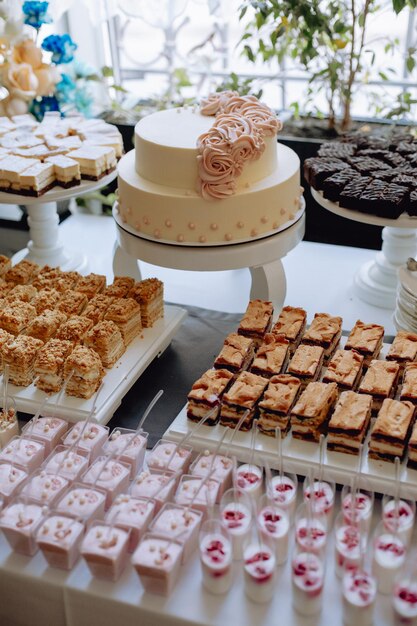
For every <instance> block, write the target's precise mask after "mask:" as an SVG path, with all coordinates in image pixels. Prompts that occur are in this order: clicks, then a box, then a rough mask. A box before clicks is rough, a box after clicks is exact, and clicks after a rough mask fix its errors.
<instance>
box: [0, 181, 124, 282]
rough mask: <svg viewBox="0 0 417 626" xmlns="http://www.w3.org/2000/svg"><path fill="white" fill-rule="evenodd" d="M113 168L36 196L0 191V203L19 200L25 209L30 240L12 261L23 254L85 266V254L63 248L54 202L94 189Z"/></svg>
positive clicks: (44, 262)
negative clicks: (104, 172)
mask: <svg viewBox="0 0 417 626" xmlns="http://www.w3.org/2000/svg"><path fill="white" fill-rule="evenodd" d="M116 176H117V172H112V173H111V174H108V175H107V176H104V177H103V178H101V179H100V180H97V181H82V182H81V184H80V185H79V186H77V187H70V188H69V189H63V188H61V187H56V188H54V189H51V191H47V192H46V193H45V194H44V195H43V196H41V197H40V198H34V197H31V196H23V195H17V194H12V193H5V192H0V204H20V205H24V206H25V207H26V210H27V213H28V224H29V235H30V241H29V243H28V246H27V248H24V249H23V250H20V251H19V252H17V253H16V255H15V259H14V260H15V261H21V260H22V259H23V258H26V259H28V260H30V261H34V262H35V263H38V264H39V265H42V266H43V265H51V266H52V267H57V266H59V267H61V269H62V270H65V271H69V270H78V271H80V270H83V269H84V270H85V269H86V267H87V258H86V256H85V255H84V254H82V253H80V252H75V251H73V250H69V249H65V248H64V246H63V245H62V243H61V242H60V239H59V229H58V225H59V217H58V213H57V207H56V203H57V202H59V201H60V200H69V199H70V198H74V197H77V196H82V195H84V194H87V193H90V192H92V191H96V190H97V189H100V188H101V187H105V186H106V185H107V184H108V183H110V182H111V181H112V180H114V179H115V178H116Z"/></svg>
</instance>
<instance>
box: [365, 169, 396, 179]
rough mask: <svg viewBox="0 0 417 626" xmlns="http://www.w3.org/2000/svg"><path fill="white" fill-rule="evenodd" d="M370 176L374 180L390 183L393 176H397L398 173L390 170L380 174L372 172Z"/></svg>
mask: <svg viewBox="0 0 417 626" xmlns="http://www.w3.org/2000/svg"><path fill="white" fill-rule="evenodd" d="M371 176H372V178H373V179H374V180H385V181H386V182H390V181H391V180H392V179H393V178H395V176H398V173H397V172H396V171H395V170H394V169H390V170H382V171H381V172H372V173H371Z"/></svg>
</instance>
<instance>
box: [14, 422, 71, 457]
mask: <svg viewBox="0 0 417 626" xmlns="http://www.w3.org/2000/svg"><path fill="white" fill-rule="evenodd" d="M67 430H68V422H67V421H66V420H64V419H61V418H60V417H38V419H37V420H36V421H34V419H33V418H32V419H31V420H30V422H28V423H27V424H26V425H25V426H24V427H23V429H22V434H23V435H26V436H27V437H29V438H30V439H34V440H35V441H40V442H41V443H43V445H44V446H45V458H47V457H48V456H49V455H50V454H51V452H52V450H53V449H54V448H55V446H57V445H58V444H59V442H60V441H61V439H62V437H63V436H64V434H65V433H66V432H67Z"/></svg>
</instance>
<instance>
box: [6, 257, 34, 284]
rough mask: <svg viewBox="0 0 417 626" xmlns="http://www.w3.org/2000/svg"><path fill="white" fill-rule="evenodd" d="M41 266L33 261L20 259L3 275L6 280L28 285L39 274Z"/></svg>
mask: <svg viewBox="0 0 417 626" xmlns="http://www.w3.org/2000/svg"><path fill="white" fill-rule="evenodd" d="M39 270H40V267H39V265H38V264H37V263H34V262H33V261H26V259H24V260H23V261H20V262H19V263H16V265H13V267H11V268H10V269H9V270H7V272H6V273H5V274H4V275H3V278H4V280H6V281H8V282H11V283H14V284H15V285H27V284H28V283H30V282H32V281H33V279H34V278H35V276H36V275H37V274H38V272H39Z"/></svg>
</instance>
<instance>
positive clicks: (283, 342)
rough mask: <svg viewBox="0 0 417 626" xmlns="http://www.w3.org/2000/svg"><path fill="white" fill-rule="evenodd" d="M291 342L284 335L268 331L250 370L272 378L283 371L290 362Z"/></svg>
mask: <svg viewBox="0 0 417 626" xmlns="http://www.w3.org/2000/svg"><path fill="white" fill-rule="evenodd" d="M288 356H289V342H288V339H285V337H284V336H283V335H274V334H273V333H267V334H266V335H265V337H264V341H263V343H262V344H261V345H260V346H259V348H258V349H257V351H256V353H255V357H254V359H253V362H252V365H251V367H250V371H251V372H252V373H253V374H258V375H259V376H264V377H265V378H271V376H274V375H275V374H280V373H281V372H283V371H284V370H285V368H286V366H287V363H288Z"/></svg>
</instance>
